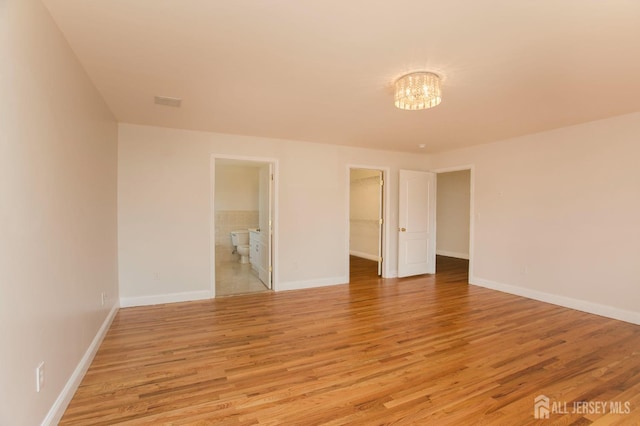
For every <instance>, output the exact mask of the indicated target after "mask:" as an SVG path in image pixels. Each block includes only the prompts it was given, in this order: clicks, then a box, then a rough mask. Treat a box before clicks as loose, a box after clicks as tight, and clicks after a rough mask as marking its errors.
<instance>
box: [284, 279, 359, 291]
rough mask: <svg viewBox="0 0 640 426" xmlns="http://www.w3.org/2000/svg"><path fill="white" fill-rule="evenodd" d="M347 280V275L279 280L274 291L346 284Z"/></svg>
mask: <svg viewBox="0 0 640 426" xmlns="http://www.w3.org/2000/svg"><path fill="white" fill-rule="evenodd" d="M348 282H349V278H348V277H332V278H323V279H319V280H308V281H289V282H281V283H279V284H278V286H277V288H276V291H286V290H302V289H305V288H315V287H325V286H329V285H338V284H347V283H348Z"/></svg>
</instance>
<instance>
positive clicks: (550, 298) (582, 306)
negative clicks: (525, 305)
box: [469, 277, 640, 325]
mask: <svg viewBox="0 0 640 426" xmlns="http://www.w3.org/2000/svg"><path fill="white" fill-rule="evenodd" d="M469 284H473V285H477V286H480V287H485V288H489V289H492V290H498V291H502V292H504V293H509V294H515V295H516V296H522V297H526V298H529V299H534V300H539V301H541V302H547V303H551V304H553V305H558V306H563V307H565V308H570V309H575V310H577V311H582V312H587V313H590V314H595V315H600V316H603V317H607V318H612V319H616V320H620V321H625V322H629V323H631V324H638V325H640V312H635V311H627V310H624V309H619V308H614V307H613V306H608V305H601V304H599V303H593V302H588V301H586V300H580V299H574V298H572V297H566V296H559V295H557V294H552V293H545V292H542V291H537V290H532V289H529V288H525V287H518V286H514V285H510V284H503V283H499V282H496V281H491V280H485V279H483V278H478V277H470V278H469Z"/></svg>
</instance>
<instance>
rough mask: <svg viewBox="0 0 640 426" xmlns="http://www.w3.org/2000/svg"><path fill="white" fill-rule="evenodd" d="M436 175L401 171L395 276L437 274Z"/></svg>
mask: <svg viewBox="0 0 640 426" xmlns="http://www.w3.org/2000/svg"><path fill="white" fill-rule="evenodd" d="M435 183H436V175H435V173H430V172H416V171H410V170H400V197H399V198H400V200H399V211H398V276H399V277H408V276H412V275H419V274H434V273H435V272H436V238H435V230H436V227H435V224H436V221H435V219H436V185H435Z"/></svg>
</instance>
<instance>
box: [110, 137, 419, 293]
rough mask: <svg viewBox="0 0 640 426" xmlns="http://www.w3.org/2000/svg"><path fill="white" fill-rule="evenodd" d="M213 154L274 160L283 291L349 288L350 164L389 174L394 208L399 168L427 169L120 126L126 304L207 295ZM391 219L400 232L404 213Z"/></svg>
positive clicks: (398, 160)
mask: <svg viewBox="0 0 640 426" xmlns="http://www.w3.org/2000/svg"><path fill="white" fill-rule="evenodd" d="M212 154H218V155H227V156H229V155H233V156H246V157H261V158H273V159H275V160H277V163H278V173H277V176H276V178H277V188H276V190H277V193H278V200H279V201H278V202H279V213H278V215H279V217H278V218H277V222H276V223H275V230H274V231H275V233H276V238H277V246H276V253H275V262H276V264H275V269H274V274H275V278H276V289H277V290H285V289H291V288H303V287H310V286H317V285H327V284H336V283H343V282H346V281H347V280H348V249H349V247H348V208H349V199H348V187H349V169H348V164H367V165H372V166H380V167H385V166H388V167H389V168H390V170H391V176H390V179H388V182H387V183H388V191H389V200H388V202H389V203H390V205H391V206H397V192H398V189H397V185H398V181H397V174H398V167H403V168H413V169H416V170H424V168H425V163H426V157H425V156H422V155H416V154H401V153H392V152H385V151H375V150H366V149H358V148H350V147H343V146H337V145H335V146H334V145H323V144H313V143H306V142H296V141H285V140H274V139H264V138H258V137H244V136H233V135H224V134H215V133H206V132H195V131H185V130H172V129H164V128H155V127H145V126H136V125H129V124H120V126H119V145H118V184H119V191H118V221H119V227H118V228H119V231H118V232H119V234H118V238H119V262H120V263H119V265H120V292H121V296H122V297H123V298H124V299H127V303H129V302H130V303H132V304H135V303H144V302H147V301H149V300H167V298H165V299H162V298H155V299H154V297H155V296H159V295H173V296H171V298H173V300H175V299H180V298H193V297H206V292H208V291H210V288H211V284H210V279H211V272H210V257H211V256H210V247H209V237H210V197H211V188H210V158H211V156H212ZM389 220H390V223H389V226H390V227H391V229H394V228H395V227H397V211H395V210H392V214H391V217H390V218H389ZM390 235H391V240H390V246H391V247H392V252H391V255H390V256H389V261H390V262H391V263H392V264H391V265H390V267H391V269H393V270H397V267H396V261H397V239H396V233H395V232H392V233H391V234H390ZM155 277H157V278H155Z"/></svg>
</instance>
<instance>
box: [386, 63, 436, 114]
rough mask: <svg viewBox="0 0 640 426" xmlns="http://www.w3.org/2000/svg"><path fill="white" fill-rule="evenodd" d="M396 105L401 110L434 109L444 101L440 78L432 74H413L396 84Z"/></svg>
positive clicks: (401, 78)
mask: <svg viewBox="0 0 640 426" xmlns="http://www.w3.org/2000/svg"><path fill="white" fill-rule="evenodd" d="M395 89H396V93H395V105H396V107H398V108H400V109H407V110H419V109H427V108H433V107H434V106H436V105H438V104H439V103H440V101H442V91H441V89H440V77H438V75H436V74H434V73H432V72H425V71H420V72H412V73H411V74H407V75H403V76H402V77H400V78H399V79H397V80H396V83H395Z"/></svg>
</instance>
